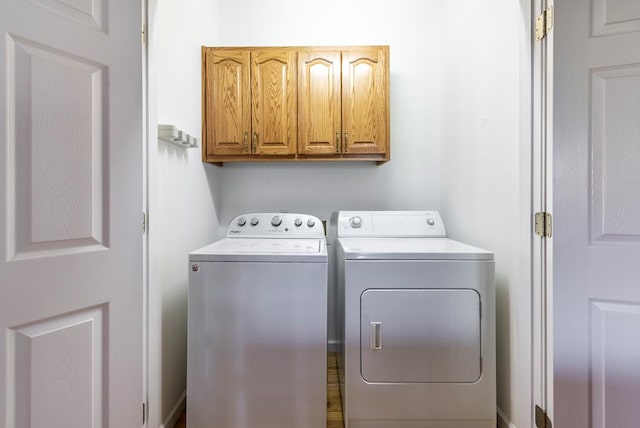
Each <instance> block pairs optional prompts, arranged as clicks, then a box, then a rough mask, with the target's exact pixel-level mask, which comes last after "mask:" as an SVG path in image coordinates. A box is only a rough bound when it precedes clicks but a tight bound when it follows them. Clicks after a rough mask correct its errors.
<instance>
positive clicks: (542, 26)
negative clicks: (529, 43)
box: [536, 6, 553, 41]
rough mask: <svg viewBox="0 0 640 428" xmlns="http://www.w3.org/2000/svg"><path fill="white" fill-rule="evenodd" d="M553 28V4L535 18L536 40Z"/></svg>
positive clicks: (542, 37)
mask: <svg viewBox="0 0 640 428" xmlns="http://www.w3.org/2000/svg"><path fill="white" fill-rule="evenodd" d="M552 28H553V6H549V9H547V10H545V11H543V12H542V14H540V15H539V16H538V17H537V18H536V41H540V40H542V39H544V37H545V36H546V35H547V34H549V33H550V32H551V29H552Z"/></svg>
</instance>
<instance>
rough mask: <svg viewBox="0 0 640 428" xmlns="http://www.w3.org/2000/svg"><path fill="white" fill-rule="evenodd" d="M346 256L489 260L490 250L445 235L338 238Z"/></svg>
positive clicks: (359, 258) (363, 258) (360, 257)
mask: <svg viewBox="0 0 640 428" xmlns="http://www.w3.org/2000/svg"><path fill="white" fill-rule="evenodd" d="M338 242H339V243H340V246H341V247H342V249H343V250H344V254H345V259H347V260H493V253H492V252H491V251H487V250H483V249H481V248H477V247H472V246H471V245H466V244H463V243H461V242H458V241H453V240H451V239H448V238H339V239H338Z"/></svg>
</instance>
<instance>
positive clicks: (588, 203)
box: [553, 0, 640, 428]
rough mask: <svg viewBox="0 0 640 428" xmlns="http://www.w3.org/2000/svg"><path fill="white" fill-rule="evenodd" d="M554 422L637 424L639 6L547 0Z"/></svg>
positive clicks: (619, 1)
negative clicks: (551, 3) (551, 14)
mask: <svg viewBox="0 0 640 428" xmlns="http://www.w3.org/2000/svg"><path fill="white" fill-rule="evenodd" d="M553 31H555V37H554V40H555V48H554V49H555V55H554V66H555V72H554V106H553V109H554V136H553V139H554V142H553V144H554V200H553V205H554V214H555V216H554V217H555V218H554V223H555V224H554V237H553V240H554V301H555V304H554V309H553V310H554V323H555V328H554V335H555V339H554V350H555V353H554V365H555V367H554V397H555V403H554V411H555V421H554V422H555V424H554V427H557V428H575V427H592V428H605V427H607V428H614V427H620V428H626V427H637V426H640V405H639V401H638V397H640V2H638V1H637V0H592V1H584V0H563V1H557V2H555V26H554V30H553Z"/></svg>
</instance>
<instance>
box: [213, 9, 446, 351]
mask: <svg viewBox="0 0 640 428" xmlns="http://www.w3.org/2000/svg"><path fill="white" fill-rule="evenodd" d="M441 4H442V2H440V1H435V0H428V1H424V0H413V1H409V0H404V1H393V2H392V1H385V0H352V1H348V2H345V1H338V0H330V1H322V2H320V1H317V2H309V1H305V2H301V1H299V0H275V1H269V2H264V1H262V0H245V1H235V2H229V1H227V2H223V1H218V13H219V15H218V20H217V21H216V26H218V29H219V34H218V37H217V38H216V39H215V40H214V42H215V45H217V46H224V45H230V46H269V45H271V46H279V45H280V46H282V45H300V46H313V45H377V44H380V45H382V44H385V45H390V51H391V52H390V69H391V100H390V104H391V106H390V109H391V161H390V162H388V163H386V164H384V165H381V166H376V164H375V163H373V162H367V163H341V164H337V163H301V164H285V163H282V164H272V163H269V164H231V163H229V164H225V165H224V166H223V167H222V168H221V169H220V173H219V176H218V180H219V181H218V185H219V187H220V207H219V208H220V210H219V214H220V221H221V225H222V224H227V223H228V222H229V221H230V220H231V219H232V218H233V217H234V216H235V215H237V214H240V213H245V212H251V211H289V212H296V211H299V212H303V213H309V214H315V215H317V216H319V217H320V218H322V219H326V220H329V218H330V216H331V214H332V213H335V212H337V211H338V210H341V209H343V210H345V209H378V210H382V209H426V208H430V209H438V208H439V201H440V165H439V163H440V150H441V145H440V140H441V135H440V132H441V120H440V99H439V83H440V59H439V58H440V55H441V52H440V51H441V46H442V45H441V40H440V37H441V31H442V30H443V28H442V26H441ZM221 230H222V229H221ZM330 278H332V279H331V284H330V287H329V290H330V295H329V299H330V301H333V299H334V294H333V291H334V289H335V287H334V283H333V277H332V276H330ZM333 308H334V307H333V305H332V306H331V307H330V312H329V323H330V326H329V337H330V340H333V339H334V338H335V333H334V332H335V330H334V318H335V316H334V312H333Z"/></svg>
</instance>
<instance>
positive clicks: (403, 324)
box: [360, 289, 482, 383]
mask: <svg viewBox="0 0 640 428" xmlns="http://www.w3.org/2000/svg"><path fill="white" fill-rule="evenodd" d="M360 304H361V312H360V314H361V315H360V316H361V318H360V351H361V374H362V378H363V379H364V380H366V381H368V382H394V383H397V382H402V383H407V382H408V383H427V382H438V383H442V382H445V383H449V382H451V383H454V382H455V383H471V382H476V381H477V380H478V379H480V375H481V370H482V369H481V351H480V339H481V338H480V295H479V294H478V292H477V291H475V290H471V289H369V290H366V291H365V292H364V293H362V295H361V298H360Z"/></svg>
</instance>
